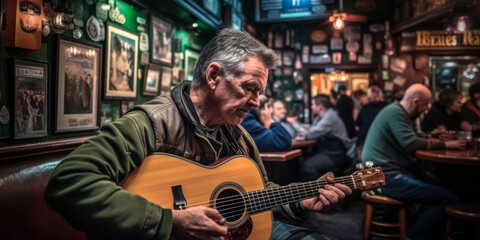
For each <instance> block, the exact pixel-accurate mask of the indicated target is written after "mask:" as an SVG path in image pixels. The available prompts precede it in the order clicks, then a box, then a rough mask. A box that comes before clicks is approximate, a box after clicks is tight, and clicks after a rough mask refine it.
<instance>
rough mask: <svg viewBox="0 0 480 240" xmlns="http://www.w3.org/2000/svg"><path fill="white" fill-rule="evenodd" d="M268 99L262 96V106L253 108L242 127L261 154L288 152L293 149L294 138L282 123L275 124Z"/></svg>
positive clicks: (244, 119)
mask: <svg viewBox="0 0 480 240" xmlns="http://www.w3.org/2000/svg"><path fill="white" fill-rule="evenodd" d="M267 100H268V98H267V97H266V96H264V95H261V96H260V106H259V107H258V108H252V110H250V112H249V113H248V114H247V115H246V116H245V117H244V118H243V120H242V123H241V125H242V127H244V128H245V130H247V132H248V133H249V134H250V136H252V138H253V141H255V144H256V145H257V148H258V151H260V152H277V151H288V150H290V149H291V148H292V137H291V136H290V134H289V133H288V132H287V130H286V129H285V128H284V127H283V126H282V125H281V123H280V122H275V120H273V116H272V107H270V106H269V105H268V104H267Z"/></svg>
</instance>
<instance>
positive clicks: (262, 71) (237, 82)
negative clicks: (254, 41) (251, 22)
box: [214, 57, 268, 125]
mask: <svg viewBox="0 0 480 240" xmlns="http://www.w3.org/2000/svg"><path fill="white" fill-rule="evenodd" d="M219 77H220V78H222V79H221V80H220V81H219V83H218V86H217V88H216V89H215V93H214V94H215V96H214V98H215V100H216V102H217V103H218V105H217V108H218V110H217V112H218V121H216V122H217V124H235V125H236V124H240V123H241V122H242V119H243V118H244V117H245V115H247V113H248V112H249V111H250V109H251V108H252V107H258V106H260V100H259V95H260V93H261V92H262V91H263V90H264V89H265V86H266V84H267V79H268V68H267V67H265V66H264V64H263V62H262V61H260V60H259V59H258V58H257V57H249V58H247V60H246V61H245V67H244V72H243V73H242V74H238V75H235V76H234V77H233V79H232V80H231V81H228V80H225V79H224V78H223V76H219Z"/></svg>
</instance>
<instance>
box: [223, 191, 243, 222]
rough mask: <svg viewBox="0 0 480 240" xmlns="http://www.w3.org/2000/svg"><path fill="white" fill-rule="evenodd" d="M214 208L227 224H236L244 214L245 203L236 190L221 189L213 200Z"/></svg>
mask: <svg viewBox="0 0 480 240" xmlns="http://www.w3.org/2000/svg"><path fill="white" fill-rule="evenodd" d="M215 208H216V209H217V210H218V211H219V212H220V214H222V216H223V217H224V218H226V219H227V222H229V223H232V222H238V221H239V220H240V219H242V217H243V216H244V215H245V213H246V206H245V201H244V199H243V197H242V194H240V193H239V192H238V191H237V190H235V189H231V188H227V189H223V190H222V191H221V192H220V193H219V194H218V195H217V199H215Z"/></svg>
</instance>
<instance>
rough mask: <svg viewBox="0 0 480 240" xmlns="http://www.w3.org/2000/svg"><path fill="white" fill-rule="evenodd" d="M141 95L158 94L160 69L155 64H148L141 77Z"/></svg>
mask: <svg viewBox="0 0 480 240" xmlns="http://www.w3.org/2000/svg"><path fill="white" fill-rule="evenodd" d="M143 76H144V77H143V95H146V96H157V95H158V94H159V93H160V82H161V80H162V78H161V76H162V67H161V66H160V65H157V64H152V63H150V64H148V65H146V67H145V74H144V75H143Z"/></svg>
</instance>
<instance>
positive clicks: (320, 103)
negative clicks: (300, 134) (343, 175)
mask: <svg viewBox="0 0 480 240" xmlns="http://www.w3.org/2000/svg"><path fill="white" fill-rule="evenodd" d="M312 112H313V113H314V114H317V117H316V118H315V119H314V120H313V123H312V125H311V126H310V128H309V129H308V132H307V134H306V135H305V139H317V144H316V145H315V147H314V149H315V150H314V153H312V155H310V156H308V157H306V159H305V161H304V162H303V163H302V166H301V168H300V176H301V178H302V179H303V180H314V179H316V178H318V177H319V176H321V175H322V174H324V173H326V172H328V171H335V172H342V170H344V169H348V168H349V167H350V163H352V159H351V158H350V157H349V156H348V154H347V152H351V151H354V149H353V150H352V148H354V144H353V141H352V140H351V139H350V138H348V133H347V130H346V128H345V125H344V124H343V121H342V120H341V119H340V116H338V113H337V111H336V110H335V109H333V106H332V103H331V102H330V98H329V96H327V95H325V94H319V95H317V96H315V97H314V98H313V100H312Z"/></svg>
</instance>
